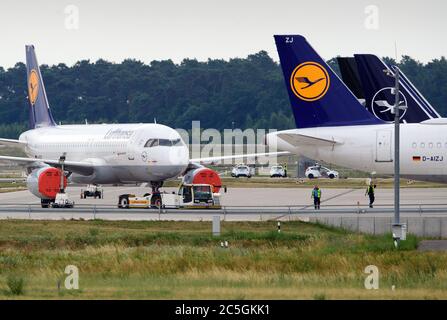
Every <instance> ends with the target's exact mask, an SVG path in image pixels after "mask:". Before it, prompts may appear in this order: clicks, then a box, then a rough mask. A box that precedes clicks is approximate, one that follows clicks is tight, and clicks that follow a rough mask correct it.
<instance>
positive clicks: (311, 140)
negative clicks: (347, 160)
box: [277, 133, 342, 147]
mask: <svg viewBox="0 0 447 320" xmlns="http://www.w3.org/2000/svg"><path fill="white" fill-rule="evenodd" d="M277 137H278V138H281V139H283V140H284V141H286V142H287V143H289V144H291V145H293V146H295V147H299V146H303V145H311V146H320V147H324V146H333V145H334V144H342V142H341V141H336V140H335V139H334V138H326V137H325V138H323V137H316V136H306V135H304V134H296V133H279V134H278V135H277Z"/></svg>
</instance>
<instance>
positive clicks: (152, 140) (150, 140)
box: [144, 139, 158, 148]
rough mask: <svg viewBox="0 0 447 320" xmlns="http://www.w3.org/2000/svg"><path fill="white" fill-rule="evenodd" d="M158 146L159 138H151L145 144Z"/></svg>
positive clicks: (146, 145) (146, 146)
mask: <svg viewBox="0 0 447 320" xmlns="http://www.w3.org/2000/svg"><path fill="white" fill-rule="evenodd" d="M156 146H158V139H149V140H147V142H146V144H145V145H144V147H145V148H152V147H156Z"/></svg>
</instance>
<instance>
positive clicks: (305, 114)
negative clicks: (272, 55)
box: [275, 35, 382, 128]
mask: <svg viewBox="0 0 447 320" xmlns="http://www.w3.org/2000/svg"><path fill="white" fill-rule="evenodd" d="M275 42H276V47H277V49H278V53H279V58H280V60H281V67H282V71H283V74H284V80H285V82H286V87H287V91H288V93H289V99H290V103H291V105H292V110H293V113H294V116H295V123H296V126H297V128H309V127H324V126H349V125H367V124H379V123H382V121H380V120H378V119H377V118H375V117H374V116H373V115H372V114H370V113H369V112H368V110H366V109H365V108H364V107H363V106H362V105H361V104H360V103H359V102H358V100H357V99H356V97H355V96H354V95H353V94H352V92H351V91H350V90H349V89H348V88H347V87H346V86H345V85H344V83H343V82H342V81H341V80H340V79H339V78H338V77H337V75H336V74H335V72H333V71H332V69H331V68H330V67H329V66H328V65H327V64H326V62H324V61H323V59H321V57H320V56H319V55H318V54H317V53H316V52H315V50H314V49H313V48H312V47H311V46H310V45H309V43H308V42H307V41H306V39H305V38H304V37H302V36H300V35H288V36H284V35H283V36H275Z"/></svg>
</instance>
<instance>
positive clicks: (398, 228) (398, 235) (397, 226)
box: [385, 66, 407, 248]
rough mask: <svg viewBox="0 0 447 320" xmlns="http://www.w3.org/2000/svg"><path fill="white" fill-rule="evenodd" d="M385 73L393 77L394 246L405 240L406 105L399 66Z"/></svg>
mask: <svg viewBox="0 0 447 320" xmlns="http://www.w3.org/2000/svg"><path fill="white" fill-rule="evenodd" d="M385 72H386V73H387V75H389V76H391V77H393V78H394V80H395V82H394V92H393V93H394V107H393V109H392V113H394V223H393V226H392V231H393V240H394V245H395V246H396V248H397V247H398V246H399V242H400V240H405V232H404V231H403V228H404V226H403V225H402V224H401V223H400V152H399V151H400V109H402V110H405V109H406V108H407V106H406V105H403V106H400V91H399V85H400V84H399V72H400V70H399V68H398V67H397V66H395V67H394V73H392V72H391V71H390V70H388V69H387V70H385Z"/></svg>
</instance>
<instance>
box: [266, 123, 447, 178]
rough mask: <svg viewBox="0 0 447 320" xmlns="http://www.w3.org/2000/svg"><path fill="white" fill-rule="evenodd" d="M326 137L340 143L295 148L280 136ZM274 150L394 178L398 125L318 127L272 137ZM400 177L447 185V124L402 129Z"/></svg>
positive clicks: (270, 141)
mask: <svg viewBox="0 0 447 320" xmlns="http://www.w3.org/2000/svg"><path fill="white" fill-rule="evenodd" d="M284 133H290V134H301V135H305V136H310V137H324V138H325V139H326V140H334V141H338V142H339V143H334V144H333V145H331V144H326V145H318V144H315V145H312V144H311V143H309V144H302V145H299V146H294V145H291V144H290V143H288V142H286V141H285V140H283V139H281V138H280V137H278V136H277V135H278V134H284ZM267 143H268V144H269V145H270V146H275V145H276V146H277V148H278V149H279V150H285V151H290V152H291V153H294V154H299V155H304V156H306V157H309V158H311V159H314V160H320V161H324V162H327V163H331V164H335V165H340V166H343V167H348V168H353V169H357V170H361V171H365V172H370V173H371V172H376V173H378V174H393V172H394V165H393V158H394V124H380V125H363V126H340V127H318V128H306V129H292V130H285V131H278V132H274V133H270V134H269V135H268V136H267ZM400 173H401V175H402V176H403V177H408V178H412V179H420V180H427V181H440V182H447V124H445V123H444V124H433V123H430V124H428V123H427V124H424V123H420V124H419V123H418V124H416V123H413V124H401V125H400Z"/></svg>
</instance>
